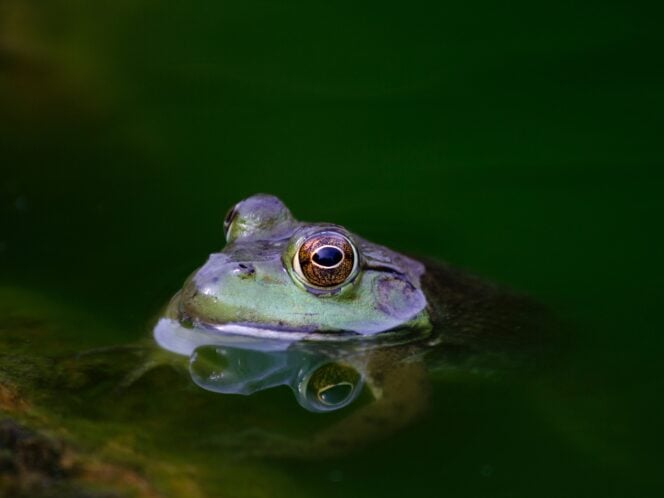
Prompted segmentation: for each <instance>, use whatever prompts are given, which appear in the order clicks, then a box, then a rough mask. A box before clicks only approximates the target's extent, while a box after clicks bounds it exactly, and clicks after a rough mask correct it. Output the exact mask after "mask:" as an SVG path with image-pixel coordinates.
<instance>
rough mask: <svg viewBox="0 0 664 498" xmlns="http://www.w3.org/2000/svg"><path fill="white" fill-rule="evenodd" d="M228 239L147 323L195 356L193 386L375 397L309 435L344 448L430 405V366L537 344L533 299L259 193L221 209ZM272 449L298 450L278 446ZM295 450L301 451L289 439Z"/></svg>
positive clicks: (310, 401) (324, 401)
mask: <svg viewBox="0 0 664 498" xmlns="http://www.w3.org/2000/svg"><path fill="white" fill-rule="evenodd" d="M224 230H225V236H226V242H227V243H226V246H225V248H224V249H223V250H222V251H221V252H219V253H213V254H211V255H210V257H209V259H208V261H207V262H206V263H205V264H204V265H203V266H202V267H201V268H199V269H198V270H196V271H195V272H194V273H193V274H192V275H191V276H190V277H189V279H188V280H187V281H186V282H185V284H184V286H183V288H182V289H181V290H180V291H179V292H178V293H177V294H176V295H175V296H174V297H173V299H172V300H171V302H170V304H169V306H168V308H167V310H166V312H165V314H164V316H163V317H162V318H161V319H160V320H159V322H158V323H157V325H156V326H155V329H154V337H155V339H156V341H157V343H158V344H159V345H160V346H161V347H163V348H164V349H167V350H170V351H172V352H175V353H179V354H182V355H187V356H189V357H190V373H191V375H192V379H193V380H194V381H195V382H196V383H197V384H198V385H200V386H201V387H204V388H206V389H209V390H212V391H216V392H221V393H239V394H251V393H253V392H256V391H259V390H262V389H266V388H269V387H273V386H277V385H288V386H290V387H291V388H292V389H293V391H294V393H295V395H296V398H297V399H298V401H299V402H300V404H301V405H302V406H303V407H305V408H306V409H308V410H310V411H314V412H325V411H332V410H337V409H340V408H343V407H345V406H347V405H349V404H350V403H352V402H353V400H355V398H357V396H358V395H359V393H360V392H361V391H362V390H363V389H364V387H365V386H366V388H367V389H368V391H370V393H371V395H372V397H373V402H370V403H367V404H365V405H364V406H361V407H360V408H359V409H357V410H355V411H352V412H351V413H349V415H348V416H347V417H346V418H344V419H342V420H341V421H340V422H337V423H336V424H335V425H334V426H333V427H329V428H328V429H326V430H325V431H323V433H320V434H317V435H316V436H314V437H313V438H310V439H309V440H308V442H307V445H306V446H307V448H308V449H310V450H311V452H312V453H316V454H321V453H334V452H339V451H344V449H345V448H347V447H349V446H350V445H356V444H358V443H361V442H369V441H371V440H375V439H377V438H379V437H381V436H384V435H386V434H389V433H392V432H394V431H395V430H397V429H399V428H401V427H403V426H405V425H407V424H408V423H409V422H411V421H412V420H413V419H414V418H415V417H417V416H418V415H420V414H422V413H423V412H424V411H425V409H426V407H427V398H428V377H427V365H429V366H431V365H434V364H435V365H457V366H458V365H465V366H466V367H467V368H476V367H477V366H478V365H483V364H490V365H492V366H496V365H499V364H500V363H501V362H502V361H503V359H504V358H505V357H506V356H510V357H512V356H513V353H514V352H515V351H517V352H518V351H523V350H526V349H528V348H526V347H525V346H532V347H536V346H537V345H538V344H539V339H538V337H537V335H538V334H537V328H536V327H535V323H536V320H533V318H534V317H535V315H537V313H535V312H533V307H532V306H531V304H530V303H529V301H528V300H526V299H523V298H521V297H518V296H515V295H514V294H511V293H509V292H505V291H504V290H503V289H500V288H498V287H496V286H494V285H492V284H488V283H486V282H483V281H481V280H479V279H477V278H475V277H472V276H469V275H467V274H465V273H463V272H461V271H459V270H456V269H453V268H451V267H450V266H448V265H446V264H442V263H428V262H427V263H424V262H421V261H417V260H415V259H412V258H410V257H407V256H405V255H403V254H399V253H397V252H395V251H392V250H390V249H388V248H386V247H383V246H380V245H377V244H373V243H371V242H368V241H366V240H364V239H362V238H360V237H358V236H357V235H355V234H353V233H351V232H349V231H348V230H346V229H345V228H343V227H341V226H338V225H333V224H329V223H305V222H300V221H297V220H295V219H294V218H293V217H292V215H291V213H290V211H289V210H288V208H287V207H286V206H285V205H284V204H283V203H282V202H281V201H280V200H279V199H277V198H276V197H273V196H270V195H264V194H259V195H254V196H252V197H249V198H248V199H245V200H243V201H241V202H239V203H238V204H237V205H235V207H233V208H232V209H231V210H230V211H229V213H228V214H227V216H226V219H225V221H224ZM279 448H280V451H282V452H284V453H287V452H288V451H289V449H288V448H290V449H293V451H298V452H302V451H304V442H302V443H301V444H299V445H298V444H296V443H291V444H289V445H284V444H280V445H279ZM294 448H296V450H295V449H294Z"/></svg>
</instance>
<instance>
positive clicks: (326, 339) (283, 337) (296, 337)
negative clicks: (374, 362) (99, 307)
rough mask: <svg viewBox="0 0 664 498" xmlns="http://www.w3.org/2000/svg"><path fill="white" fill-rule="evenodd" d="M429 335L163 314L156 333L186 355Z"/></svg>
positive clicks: (161, 342) (373, 343)
mask: <svg viewBox="0 0 664 498" xmlns="http://www.w3.org/2000/svg"><path fill="white" fill-rule="evenodd" d="M426 335H428V332H427V331H423V330H412V329H411V330H404V329H391V330H386V331H385V332H380V333H379V334H375V335H370V336H365V335H362V334H359V333H356V332H347V331H338V332H333V331H330V332H321V331H313V332H312V331H302V330H300V331H286V330H273V329H269V328H265V327H257V326H252V325H249V324H240V323H224V324H195V325H193V326H192V325H191V323H190V322H189V323H187V324H186V325H184V324H182V323H181V322H180V321H179V320H178V319H176V318H166V317H165V318H161V319H160V320H159V321H158V322H157V325H156V326H155V327H154V330H153V336H154V339H155V340H156V342H157V343H158V344H159V345H160V346H161V347H162V348H164V349H166V350H169V351H171V352H173V353H177V354H182V355H191V353H192V352H193V351H194V350H195V349H196V348H197V347H199V346H209V345H219V346H233V345H235V346H237V345H242V346H245V347H249V348H253V349H260V350H280V349H286V348H288V347H289V346H290V345H291V344H293V343H296V342H303V343H307V342H308V343H318V344H325V343H327V344H332V343H336V344H338V345H341V344H347V345H348V346H349V347H351V346H352V347H355V346H361V345H365V346H369V347H379V346H382V345H385V344H403V343H408V342H411V341H413V340H415V339H418V338H421V337H423V336H426Z"/></svg>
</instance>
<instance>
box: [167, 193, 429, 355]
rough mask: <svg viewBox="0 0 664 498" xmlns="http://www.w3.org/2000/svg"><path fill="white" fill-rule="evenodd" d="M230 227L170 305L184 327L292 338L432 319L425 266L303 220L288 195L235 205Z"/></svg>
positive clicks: (367, 331)
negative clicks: (295, 214)
mask: <svg viewBox="0 0 664 498" xmlns="http://www.w3.org/2000/svg"><path fill="white" fill-rule="evenodd" d="M224 234H225V237H226V246H225V247H224V248H223V249H222V250H221V251H220V252H215V253H212V254H211V255H210V256H209V258H208V260H207V262H205V264H203V266H201V267H200V268H199V269H198V270H196V271H195V272H194V273H193V274H192V275H191V276H190V277H189V278H188V279H187V281H186V282H185V283H184V286H183V287H182V289H181V290H180V291H179V292H178V294H176V296H175V297H174V298H173V300H172V302H171V304H170V305H169V310H168V312H167V316H169V317H170V318H171V319H172V320H177V321H178V322H179V324H180V326H183V327H185V328H189V329H190V330H198V331H200V330H204V331H207V333H208V335H209V334H223V335H229V334H230V335H240V336H253V337H259V338H266V339H268V338H269V339H290V340H298V339H301V338H307V339H313V340H338V339H339V338H343V337H353V336H354V337H357V336H363V337H366V336H373V335H376V334H379V333H382V332H386V331H390V330H394V329H397V328H399V329H404V328H405V329H427V328H429V326H430V325H429V317H428V313H427V302H426V298H425V295H424V293H423V291H422V288H421V284H420V278H421V276H422V275H423V273H424V271H425V268H424V265H423V264H422V263H420V262H418V261H415V260H413V259H411V258H409V257H406V256H404V255H402V254H399V253H397V252H395V251H392V250H390V249H388V248H386V247H383V246H380V245H377V244H373V243H371V242H368V241H366V240H364V239H362V238H360V237H358V236H357V235H355V234H353V233H351V232H350V231H348V230H346V229H345V228H344V227H341V226H339V225H334V224H330V223H306V222H301V221H298V220H296V219H295V218H294V217H293V216H292V214H291V212H290V211H289V209H288V208H287V207H286V206H285V205H284V203H283V202H281V200H279V199H278V198H276V197H274V196H271V195H265V194H258V195H254V196H252V197H249V198H247V199H245V200H243V201H241V202H239V203H237V204H236V205H235V206H234V207H233V208H231V209H230V210H229V212H228V214H227V215H226V218H225V220H224ZM195 342H198V341H195ZM201 343H202V342H201ZM199 344H200V343H199ZM169 349H174V348H173V347H169ZM175 349H177V348H175ZM183 352H184V351H183Z"/></svg>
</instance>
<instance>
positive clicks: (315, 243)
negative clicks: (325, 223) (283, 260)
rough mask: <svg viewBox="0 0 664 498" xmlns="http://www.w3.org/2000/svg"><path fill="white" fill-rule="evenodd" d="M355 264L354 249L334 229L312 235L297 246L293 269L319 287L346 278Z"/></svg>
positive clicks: (347, 240) (329, 286) (341, 281)
mask: <svg viewBox="0 0 664 498" xmlns="http://www.w3.org/2000/svg"><path fill="white" fill-rule="evenodd" d="M356 266H357V251H356V250H355V246H354V245H353V244H352V243H351V241H350V240H349V239H348V238H347V237H345V236H344V235H341V234H339V233H335V232H324V233H318V234H315V235H312V236H311V237H309V238H307V239H305V240H304V241H303V242H302V243H301V244H300V246H299V248H298V250H297V252H296V253H295V256H294V258H293V269H294V270H295V273H296V274H297V275H298V277H300V279H302V280H303V282H304V283H306V284H308V285H311V286H314V287H322V288H331V287H337V286H339V285H341V284H343V283H345V282H347V281H348V280H349V279H350V277H351V276H352V275H353V273H354V270H355V268H356Z"/></svg>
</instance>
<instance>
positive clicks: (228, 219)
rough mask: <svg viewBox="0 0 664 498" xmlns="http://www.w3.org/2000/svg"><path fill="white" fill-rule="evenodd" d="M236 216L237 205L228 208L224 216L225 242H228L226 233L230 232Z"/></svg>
mask: <svg viewBox="0 0 664 498" xmlns="http://www.w3.org/2000/svg"><path fill="white" fill-rule="evenodd" d="M236 216H237V204H236V205H235V206H233V207H232V208H230V209H229V210H228V212H227V213H226V216H224V237H225V238H226V241H228V231H229V230H230V228H231V225H232V224H233V220H235V217H236Z"/></svg>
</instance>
